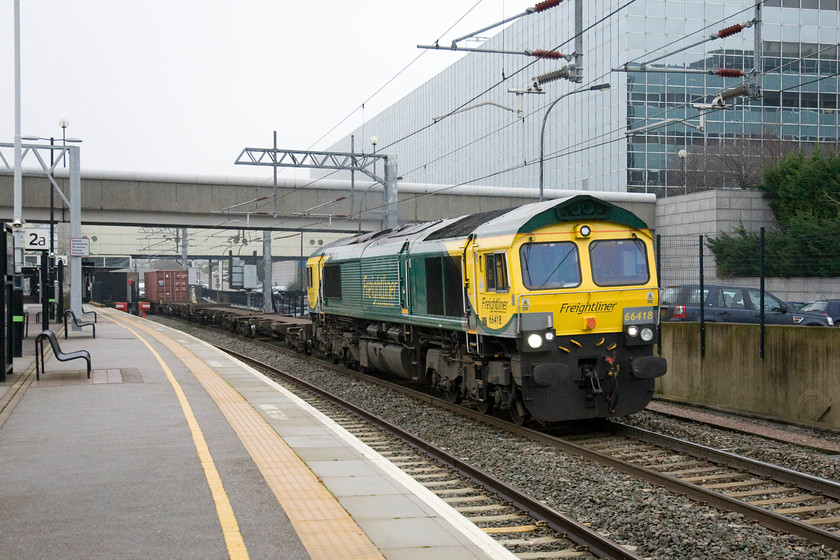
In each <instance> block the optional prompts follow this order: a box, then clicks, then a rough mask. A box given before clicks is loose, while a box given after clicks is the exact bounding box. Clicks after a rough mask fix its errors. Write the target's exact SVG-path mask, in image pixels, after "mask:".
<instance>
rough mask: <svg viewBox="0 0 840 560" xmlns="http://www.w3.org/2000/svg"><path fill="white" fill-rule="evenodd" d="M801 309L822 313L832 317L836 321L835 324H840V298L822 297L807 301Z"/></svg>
mask: <svg viewBox="0 0 840 560" xmlns="http://www.w3.org/2000/svg"><path fill="white" fill-rule="evenodd" d="M800 310H801V311H810V312H811V313H822V314H823V315H827V316H828V317H831V320H832V321H834V326H840V299H820V300H817V301H812V302H810V303H806V304H805V305H803V306H802V307H801V308H800Z"/></svg>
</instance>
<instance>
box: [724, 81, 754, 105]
mask: <svg viewBox="0 0 840 560" xmlns="http://www.w3.org/2000/svg"><path fill="white" fill-rule="evenodd" d="M749 95H750V88H749V86H747V84H742V85H740V86H738V87H736V88H734V89H730V90H726V91H724V92H723V93H721V94H720V98H721V99H722V100H724V101H726V100H727V99H732V98H733V97H741V96H744V97H748V96H749Z"/></svg>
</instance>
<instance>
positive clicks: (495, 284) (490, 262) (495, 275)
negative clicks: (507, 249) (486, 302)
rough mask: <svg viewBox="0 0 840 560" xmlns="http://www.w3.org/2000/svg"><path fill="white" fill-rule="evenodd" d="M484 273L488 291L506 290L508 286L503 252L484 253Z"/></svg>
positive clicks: (505, 260)
mask: <svg viewBox="0 0 840 560" xmlns="http://www.w3.org/2000/svg"><path fill="white" fill-rule="evenodd" d="M484 274H485V280H486V281H487V291H488V292H506V291H508V289H509V288H510V283H509V282H508V274H507V259H506V258H505V254H504V253H494V254H492V255H484Z"/></svg>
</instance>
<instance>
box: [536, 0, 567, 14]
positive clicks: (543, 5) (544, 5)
mask: <svg viewBox="0 0 840 560" xmlns="http://www.w3.org/2000/svg"><path fill="white" fill-rule="evenodd" d="M562 1H563V0H545V2H540V3H539V4H537V5H536V6H534V11H535V12H544V11H546V10H550V9H551V8H553V7H555V6H557V5H558V4H560V2H562Z"/></svg>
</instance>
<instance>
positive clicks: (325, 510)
mask: <svg viewBox="0 0 840 560" xmlns="http://www.w3.org/2000/svg"><path fill="white" fill-rule="evenodd" d="M134 324H135V325H136V326H137V327H138V328H140V329H143V330H144V331H146V332H148V333H149V334H151V335H152V336H154V337H155V338H156V339H157V340H158V341H159V342H161V343H162V344H164V345H165V346H166V347H167V348H168V349H169V350H170V351H171V352H172V353H173V354H175V356H176V357H177V358H178V359H179V360H181V361H182V362H183V363H184V365H186V366H187V368H188V369H189V370H190V371H192V373H193V375H195V377H196V379H198V381H199V382H200V383H201V384H202V386H203V387H204V388H205V389H206V390H207V392H208V393H209V394H210V395H211V397H212V398H213V400H214V401H216V403H217V404H218V405H219V408H220V409H221V411H222V413H223V414H224V415H225V418H227V420H228V422H229V423H230V425H231V427H232V428H233V429H234V431H236V434H237V436H238V437H239V439H240V440H241V441H242V444H243V445H244V446H245V448H246V449H247V450H248V453H249V454H250V455H251V457H252V458H253V460H254V463H255V464H256V465H257V467H258V468H259V469H260V472H261V473H262V475H263V477H264V478H265V480H266V482H267V483H268V485H269V487H270V488H271V490H272V492H274V495H275V496H276V497H277V500H278V502H279V503H280V505H281V506H282V507H283V510H284V511H285V512H286V515H287V516H288V517H289V520H290V521H291V523H292V526H293V527H294V528H295V531H296V532H297V534H298V536H299V538H300V540H301V542H302V543H303V546H304V547H305V548H306V550H307V552H308V553H309V555H310V556H311V558H312V559H313V560H321V559H325V560H332V559H334V558H336V554H337V553H338V554H340V556H341V558H342V560H378V559H383V558H384V557H383V556H382V554H381V553H380V552H379V550H378V549H377V548H376V546H375V545H374V544H373V543H372V542H371V541H370V539H369V538H368V537H367V535H366V534H365V533H364V531H362V530H361V528H360V527H359V526H358V524H357V523H356V522H355V521H354V520H353V518H352V517H350V515H349V514H348V513H347V511H346V510H345V509H344V508H343V507H341V504H339V503H338V501H337V500H336V499H335V497H333V495H332V494H330V492H329V491H328V490H327V489H326V488H325V487H324V485H323V484H322V483H321V482H320V481H319V480H318V479H317V478H316V477H315V475H314V474H313V473H312V471H311V470H309V467H307V465H306V464H305V463H304V462H303V461H301V459H300V458H299V457H298V456H297V455H296V454H295V452H294V451H293V450H292V449H291V448H290V447H289V446H288V445H287V444H286V442H285V441H283V439H282V438H281V437H280V436H279V435H278V434H277V432H276V431H275V430H274V429H273V428H272V427H271V425H270V424H268V422H266V420H265V418H263V417H262V416H261V415H260V414H259V413H258V412H257V411H256V410H254V407H253V406H252V405H251V404H250V403H248V401H246V400H245V399H244V398H243V397H242V395H240V394H239V393H238V392H237V391H236V390H235V389H233V387H231V386H230V384H229V383H227V382H226V381H225V380H224V379H222V378H221V376H219V374H218V373H216V372H215V371H214V370H213V369H212V368H211V367H209V366H208V365H207V364H206V363H205V362H204V361H203V360H201V359H199V358H198V357H197V356H196V355H195V354H193V353H192V352H190V351H189V350H187V349H186V348H184V347H183V346H182V345H180V344H179V343H177V342H176V341H174V340H172V338H171V337H168V336H166V335H165V334H163V333H160V332H159V331H157V330H155V329H152V328H149V327H147V326H145V325H142V324H140V323H139V322H136V323H134Z"/></svg>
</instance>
